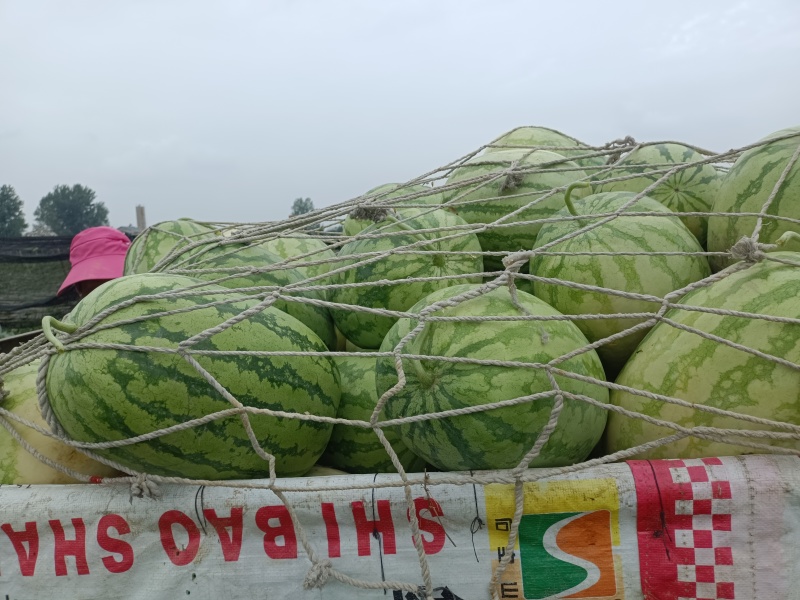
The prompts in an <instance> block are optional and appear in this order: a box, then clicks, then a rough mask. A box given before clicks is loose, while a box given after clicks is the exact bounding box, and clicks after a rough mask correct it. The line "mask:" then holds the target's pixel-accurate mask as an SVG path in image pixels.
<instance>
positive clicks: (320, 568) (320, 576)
mask: <svg viewBox="0 0 800 600" xmlns="http://www.w3.org/2000/svg"><path fill="white" fill-rule="evenodd" d="M332 569H333V565H332V564H331V561H329V560H328V559H325V560H320V561H317V562H315V563H314V564H313V565H311V568H310V569H309V570H308V573H306V578H305V580H304V581H303V589H306V590H313V589H315V588H316V589H322V587H323V586H324V585H325V584H326V583H328V579H330V577H331V570H332Z"/></svg>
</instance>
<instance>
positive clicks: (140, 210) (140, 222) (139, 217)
mask: <svg viewBox="0 0 800 600" xmlns="http://www.w3.org/2000/svg"><path fill="white" fill-rule="evenodd" d="M136 229H138V230H139V233H142V232H143V231H144V230H145V229H147V223H146V222H145V220H144V206H142V205H141V204H137V205H136Z"/></svg>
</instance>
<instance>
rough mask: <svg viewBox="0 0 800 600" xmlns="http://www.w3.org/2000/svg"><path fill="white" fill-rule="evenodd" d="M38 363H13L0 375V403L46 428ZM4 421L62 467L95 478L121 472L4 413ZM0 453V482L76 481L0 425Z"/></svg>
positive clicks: (20, 483) (47, 482)
mask: <svg viewBox="0 0 800 600" xmlns="http://www.w3.org/2000/svg"><path fill="white" fill-rule="evenodd" d="M39 364H40V361H38V360H36V361H34V362H31V363H28V364H26V365H23V366H21V367H17V368H16V369H14V370H13V371H10V372H8V373H6V374H5V375H3V376H2V377H0V391H1V392H6V393H7V395H5V397H4V398H3V401H2V403H0V406H1V407H2V408H4V409H5V410H7V411H10V412H12V413H14V414H15V415H17V416H18V417H21V418H23V419H26V420H28V421H30V422H31V423H33V424H35V425H38V426H39V427H42V428H43V429H49V427H48V426H47V423H45V421H44V419H43V418H42V415H41V413H40V412H39V396H38V394H37V391H36V377H37V375H38V372H39ZM0 397H3V393H0ZM6 424H7V425H10V426H11V427H12V428H13V429H14V430H15V431H16V432H17V433H18V434H19V435H20V436H21V437H22V439H24V440H25V441H26V442H27V443H28V444H30V445H31V446H32V447H33V448H35V449H36V450H37V451H38V452H40V453H41V454H42V455H44V456H45V457H46V458H49V459H50V460H52V461H53V462H55V463H56V464H58V465H61V466H62V467H66V468H68V469H71V470H73V471H77V472H78V473H81V474H83V475H91V476H95V477H99V478H103V477H116V476H119V475H124V473H120V472H119V471H117V470H116V469H113V468H111V467H109V466H107V465H105V464H103V463H101V462H98V461H96V460H93V459H91V458H89V457H88V456H86V455H85V454H84V453H83V452H81V451H80V450H77V449H76V448H73V447H72V446H68V445H67V444H65V443H63V442H61V441H59V440H58V439H56V438H52V437H48V436H46V435H43V434H41V433H39V432H38V431H35V430H34V429H31V428H30V427H27V426H26V425H24V424H22V423H20V422H18V421H15V420H13V419H11V418H10V417H6ZM0 457H1V458H0V483H2V484H10V483H13V484H17V485H26V484H37V483H44V484H60V483H79V482H80V480H77V479H74V478H72V477H70V476H69V475H67V474H66V473H62V472H61V471H59V470H57V469H54V468H53V467H50V466H48V465H46V464H45V463H43V462H41V461H40V460H39V459H38V458H36V457H35V456H34V455H33V454H31V453H30V452H28V451H27V450H26V449H25V448H24V447H23V446H22V445H21V444H20V443H19V442H18V441H17V440H16V439H15V438H14V437H13V436H12V435H11V433H10V432H9V431H8V429H6V427H0Z"/></svg>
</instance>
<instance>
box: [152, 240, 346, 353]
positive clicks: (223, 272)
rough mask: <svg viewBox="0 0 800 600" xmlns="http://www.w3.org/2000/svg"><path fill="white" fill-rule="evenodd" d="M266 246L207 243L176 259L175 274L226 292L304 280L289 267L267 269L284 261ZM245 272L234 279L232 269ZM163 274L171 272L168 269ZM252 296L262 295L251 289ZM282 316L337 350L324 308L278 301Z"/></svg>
mask: <svg viewBox="0 0 800 600" xmlns="http://www.w3.org/2000/svg"><path fill="white" fill-rule="evenodd" d="M269 247H274V245H270V246H267V244H224V245H223V244H214V245H211V244H209V245H208V246H207V247H204V248H201V249H199V250H198V251H197V252H194V253H191V255H190V256H189V257H187V258H184V257H179V258H178V260H179V261H180V262H181V263H182V264H181V268H180V269H176V270H175V271H176V272H180V273H183V274H187V275H189V276H191V277H194V278H197V279H202V280H204V281H211V282H217V283H218V285H221V286H223V287H226V288H229V289H246V288H258V287H284V286H288V285H291V284H297V283H299V282H302V281H304V280H305V279H306V278H307V276H308V275H307V274H304V273H302V272H301V271H300V270H299V269H292V268H288V267H283V268H276V269H269V268H268V267H269V266H270V265H277V264H279V263H282V262H283V260H284V259H283V258H282V257H281V256H278V255H277V254H273V253H272V252H271V251H270V250H269ZM237 267H238V268H241V269H243V270H247V272H244V273H242V275H241V276H239V277H236V276H235V272H234V271H232V269H235V268H237ZM165 272H171V271H169V270H167V271H165ZM251 293H253V294H257V293H263V290H262V291H261V292H259V291H258V290H254V291H252V292H251ZM291 295H293V296H295V295H296V296H301V297H306V298H311V299H315V300H320V301H321V300H323V297H322V296H323V295H322V293H321V292H318V291H315V290H308V291H302V290H300V291H297V292H291ZM273 306H275V308H279V309H281V310H282V311H284V312H285V313H287V314H289V315H291V316H293V317H295V318H296V319H298V320H299V321H300V322H301V323H304V324H305V325H307V326H308V327H310V328H311V330H312V331H313V332H314V333H316V334H317V335H318V336H319V337H320V339H321V340H322V341H323V342H324V343H325V345H326V346H327V347H328V348H331V349H333V348H335V347H336V332H335V331H334V327H333V319H332V317H331V315H330V313H329V312H328V309H327V308H325V307H324V306H315V305H312V304H304V303H301V302H293V301H291V300H284V299H278V300H276V301H275V303H274V304H273Z"/></svg>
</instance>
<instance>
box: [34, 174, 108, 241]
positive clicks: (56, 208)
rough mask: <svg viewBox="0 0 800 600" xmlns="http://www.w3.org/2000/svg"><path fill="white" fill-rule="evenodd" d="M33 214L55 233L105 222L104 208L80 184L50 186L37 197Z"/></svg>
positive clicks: (59, 233)
mask: <svg viewBox="0 0 800 600" xmlns="http://www.w3.org/2000/svg"><path fill="white" fill-rule="evenodd" d="M33 216H35V217H36V221H37V222H39V223H42V224H44V225H47V226H48V227H49V228H50V229H52V230H53V233H55V234H56V235H65V236H66V235H75V234H76V233H78V232H80V231H83V230H84V229H86V228H88V227H97V226H98V225H108V209H107V208H106V207H105V205H104V204H103V203H102V202H95V193H94V190H92V189H90V188H88V187H84V186H82V185H80V184H75V185H73V186H72V187H69V186H68V185H57V186H56V187H54V188H53V191H52V192H50V193H49V194H47V195H46V196H44V197H43V198H42V199H41V200H40V201H39V207H38V208H37V209H36V211H35V212H34V213H33Z"/></svg>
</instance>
